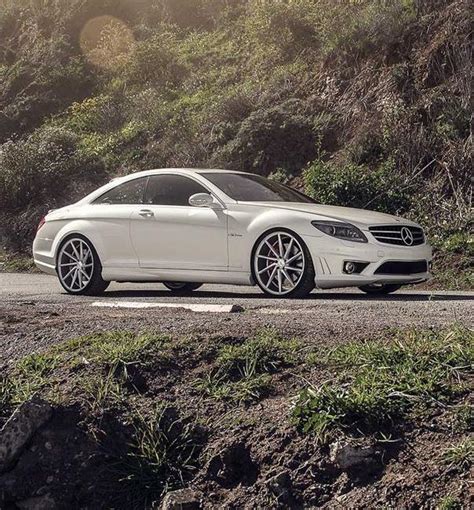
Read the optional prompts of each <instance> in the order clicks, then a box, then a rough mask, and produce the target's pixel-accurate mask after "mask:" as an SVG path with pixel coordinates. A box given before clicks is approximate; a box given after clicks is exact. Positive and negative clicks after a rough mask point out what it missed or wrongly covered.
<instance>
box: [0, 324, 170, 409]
mask: <svg viewBox="0 0 474 510" xmlns="http://www.w3.org/2000/svg"><path fill="white" fill-rule="evenodd" d="M166 342H167V338H166V337H163V336H161V335H156V334H153V333H138V334H137V333H133V332H127V331H116V332H100V333H97V334H93V335H87V336H82V337H78V338H74V339H72V340H69V341H67V342H63V343H61V344H58V345H56V346H53V347H52V348H51V349H50V350H49V351H48V352H46V353H40V354H31V355H28V356H26V357H24V358H22V359H21V360H20V361H19V362H18V363H16V365H15V366H14V367H13V369H12V370H11V371H10V372H9V373H8V375H6V376H4V377H3V378H2V379H0V406H1V408H4V409H5V408H7V407H8V406H16V405H18V404H21V403H22V402H25V401H26V400H28V399H30V398H31V397H32V396H33V395H34V394H35V393H38V392H43V393H46V392H48V391H49V393H51V395H50V396H51V397H53V394H52V392H51V390H53V389H54V388H53V387H54V384H55V379H56V378H57V375H58V373H59V372H58V370H63V371H70V370H78V369H79V370H80V369H82V368H84V367H89V368H91V369H92V370H90V371H89V372H88V373H85V374H84V373H83V374H82V375H80V377H79V376H77V375H76V376H74V377H69V378H68V379H69V380H70V381H76V382H75V383H73V384H75V385H76V386H77V388H78V389H79V391H80V392H81V395H82V396H86V399H88V401H89V404H90V405H91V406H92V408H94V409H99V408H101V407H103V406H104V405H106V404H110V403H112V402H117V401H120V400H121V399H122V398H123V394H124V388H123V387H124V384H125V382H126V381H127V377H128V369H129V367H130V366H131V365H146V364H148V363H150V362H151V361H152V360H153V359H155V358H156V357H161V356H164V354H163V347H164V345H165V343H166Z"/></svg>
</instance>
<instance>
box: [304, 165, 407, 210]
mask: <svg viewBox="0 0 474 510" xmlns="http://www.w3.org/2000/svg"><path fill="white" fill-rule="evenodd" d="M304 181H305V187H306V193H307V194H308V195H310V196H312V197H314V198H315V199H316V200H317V201H318V202H321V203H323V204H329V205H341V206H350V207H361V208H367V207H369V208H371V209H375V210H377V211H380V212H387V213H401V212H403V211H406V210H407V209H408V208H409V206H410V198H411V189H410V187H408V186H407V185H406V184H405V183H404V182H403V181H402V179H401V177H400V176H399V175H398V174H397V173H396V172H394V169H393V166H392V164H391V163H390V162H387V163H385V164H382V165H380V166H379V168H378V169H376V170H374V171H371V170H370V169H369V168H367V167H366V166H363V165H356V164H353V163H349V164H345V165H341V166H339V165H337V164H335V163H332V162H324V161H321V160H318V161H315V162H314V163H313V164H312V165H310V166H309V167H308V168H307V169H306V170H305V171H304Z"/></svg>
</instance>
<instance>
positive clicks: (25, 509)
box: [15, 494, 57, 510]
mask: <svg viewBox="0 0 474 510" xmlns="http://www.w3.org/2000/svg"><path fill="white" fill-rule="evenodd" d="M15 505H16V507H17V508H19V509H20V510H54V509H55V508H57V507H56V503H55V501H54V500H53V499H52V498H51V496H50V495H49V494H45V495H44V496H36V497H34V498H28V499H24V500H23V501H17V502H16V503H15Z"/></svg>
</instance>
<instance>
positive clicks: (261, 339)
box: [195, 329, 299, 403]
mask: <svg viewBox="0 0 474 510" xmlns="http://www.w3.org/2000/svg"><path fill="white" fill-rule="evenodd" d="M298 347H299V344H298V342H296V341H295V340H285V339H282V338H281V337H279V336H278V334H277V333H276V331H275V330H273V329H263V330H261V331H259V332H258V333H257V334H256V335H255V337H253V338H250V339H247V340H246V341H245V342H244V343H242V344H240V345H226V346H224V347H222V348H221V349H220V350H219V353H218V356H217V360H216V361H217V367H216V369H215V370H214V371H212V372H210V373H209V374H207V375H206V376H204V377H203V378H200V379H198V380H197V381H196V382H195V387H196V388H197V389H198V390H200V391H203V392H206V393H207V394H208V395H210V396H211V397H213V398H216V399H218V400H229V401H232V402H235V403H240V402H247V403H248V402H251V401H253V400H258V399H260V398H261V396H262V395H263V394H264V393H265V391H267V390H268V387H269V384H270V375H269V374H270V373H272V372H274V371H276V370H277V369H278V368H279V367H281V366H283V365H290V364H293V363H294V362H295V361H296V353H297V349H298Z"/></svg>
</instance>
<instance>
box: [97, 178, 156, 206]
mask: <svg viewBox="0 0 474 510" xmlns="http://www.w3.org/2000/svg"><path fill="white" fill-rule="evenodd" d="M146 181H147V177H142V178H140V179H134V180H133V181H128V182H126V183H124V184H119V185H118V186H116V187H115V188H112V189H111V190H109V191H107V192H106V193H104V194H103V195H102V196H100V197H99V198H97V199H96V200H95V201H94V204H142V203H143V194H144V192H145V187H146Z"/></svg>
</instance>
